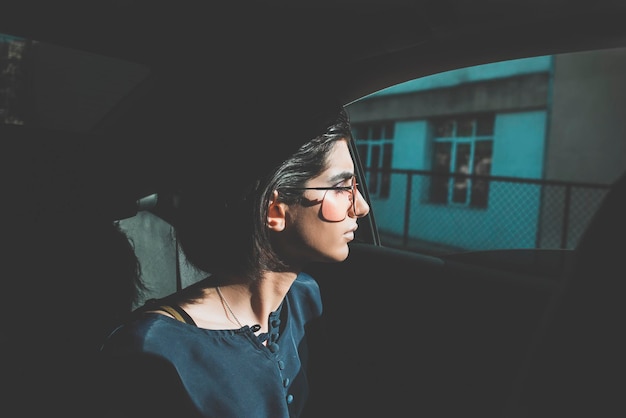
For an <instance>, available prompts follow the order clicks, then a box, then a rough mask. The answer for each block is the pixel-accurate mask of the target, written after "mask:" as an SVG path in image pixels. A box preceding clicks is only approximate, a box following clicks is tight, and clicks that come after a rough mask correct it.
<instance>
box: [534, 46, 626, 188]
mask: <svg viewBox="0 0 626 418" xmlns="http://www.w3.org/2000/svg"><path fill="white" fill-rule="evenodd" d="M624 92H626V49H623V48H622V49H613V50H604V51H593V52H584V53H576V54H563V55H558V56H557V57H556V58H555V65H554V87H553V98H552V110H551V117H550V130H549V134H548V142H547V156H546V173H545V176H546V178H547V179H552V180H566V181H576V182H580V181H587V182H589V181H590V182H597V183H612V182H613V181H615V180H616V179H617V177H618V176H619V175H620V174H621V173H623V172H624V169H625V168H626V94H624ZM565 139H566V140H565ZM607 148H610V149H612V150H613V152H610V153H607V152H606V149H607ZM572 162H573V163H572Z"/></svg>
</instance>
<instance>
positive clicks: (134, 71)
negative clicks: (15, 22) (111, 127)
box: [0, 34, 150, 132]
mask: <svg viewBox="0 0 626 418" xmlns="http://www.w3.org/2000/svg"><path fill="white" fill-rule="evenodd" d="M149 77H150V69H149V68H148V67H146V66H144V65H141V64H138V63H133V62H129V61H126V60H121V59H117V58H112V57H106V56H103V55H98V54H93V53H89V52H85V51H80V50H77V49H73V48H67V47H62V46H57V45H54V44H51V43H47V42H39V41H37V40H34V39H27V38H22V37H16V36H10V35H6V34H0V99H1V100H0V123H3V124H7V125H24V126H29V127H39V128H49V129H55V130H61V129H62V130H67V131H74V132H87V131H89V130H91V129H93V128H94V127H96V126H98V125H100V124H103V123H104V122H105V120H106V117H107V116H108V115H109V112H111V110H112V109H114V108H115V107H116V106H118V105H119V103H120V101H122V100H123V99H127V98H128V97H129V95H131V94H132V93H133V91H136V90H137V89H138V87H139V86H140V85H141V83H142V82H145V81H146V80H147V79H149Z"/></svg>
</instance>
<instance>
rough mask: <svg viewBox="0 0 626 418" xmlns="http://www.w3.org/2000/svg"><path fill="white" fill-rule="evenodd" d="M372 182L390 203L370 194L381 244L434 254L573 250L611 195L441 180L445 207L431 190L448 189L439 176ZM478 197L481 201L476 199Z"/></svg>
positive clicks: (518, 183)
mask: <svg viewBox="0 0 626 418" xmlns="http://www.w3.org/2000/svg"><path fill="white" fill-rule="evenodd" d="M367 175H368V177H371V176H373V175H376V176H380V177H378V182H379V184H380V183H381V182H383V183H384V182H387V183H388V187H387V189H386V190H387V192H386V193H385V196H380V193H379V194H378V195H377V194H375V193H372V192H370V201H371V204H372V208H373V213H374V216H375V219H376V224H377V227H378V230H379V234H380V238H381V243H382V244H383V245H385V246H391V247H396V248H402V249H408V250H415V251H420V252H426V253H431V254H445V253H450V252H459V251H477V250H493V249H520V248H537V249H573V248H575V247H576V245H577V243H578V241H579V239H580V237H581V235H582V234H583V232H584V230H585V228H586V227H587V225H588V223H589V221H590V220H591V218H592V217H593V215H594V213H595V212H596V211H597V209H598V208H599V206H600V203H601V202H602V199H603V198H604V196H605V195H606V193H607V192H608V189H609V188H610V185H606V184H590V183H575V182H564V181H552V180H540V179H521V178H512V177H495V176H478V175H464V174H456V173H455V174H453V175H450V174H445V175H443V180H444V181H443V184H447V185H448V186H447V187H449V194H448V198H445V197H444V198H443V200H442V198H441V193H438V194H437V195H435V194H434V193H433V187H434V186H433V185H435V184H438V185H441V184H442V175H441V174H438V173H434V172H430V171H421V170H391V171H389V172H384V173H381V172H376V173H368V174H367ZM369 181H370V179H369V178H368V184H369ZM458 185H464V186H462V187H465V190H463V189H462V188H461V189H460V188H459V187H458ZM459 190H460V191H459ZM463 193H465V194H463ZM478 193H481V196H480V198H475V197H473V196H472V195H474V196H478ZM434 196H437V198H436V199H435V198H434ZM459 196H461V198H459Z"/></svg>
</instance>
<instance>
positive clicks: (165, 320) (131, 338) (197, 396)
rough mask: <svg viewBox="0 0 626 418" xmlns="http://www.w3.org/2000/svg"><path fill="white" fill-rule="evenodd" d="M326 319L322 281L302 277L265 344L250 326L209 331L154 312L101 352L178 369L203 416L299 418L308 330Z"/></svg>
mask: <svg viewBox="0 0 626 418" xmlns="http://www.w3.org/2000/svg"><path fill="white" fill-rule="evenodd" d="M321 313H322V302H321V295H320V290H319V286H318V284H317V282H316V281H315V280H314V279H313V278H312V277H311V276H309V275H308V274H306V273H300V274H299V275H298V276H297V278H296V280H295V281H294V283H293V284H292V286H291V288H290V290H289V292H288V293H287V295H286V297H285V299H284V300H283V302H282V304H281V306H280V308H279V309H278V310H277V311H276V312H272V313H271V314H270V316H269V319H268V324H269V332H268V335H264V336H263V337H262V338H259V337H258V336H256V335H255V334H254V332H253V330H252V329H251V328H250V327H249V326H248V325H246V326H244V327H243V328H240V329H236V330H209V329H203V328H198V327H196V326H195V325H190V324H187V323H184V322H180V321H178V320H176V319H174V318H171V317H169V316H166V315H162V314H159V313H148V314H144V315H141V316H139V317H138V318H137V319H134V320H133V321H131V322H128V323H126V324H124V325H122V326H120V327H118V328H117V329H116V330H115V331H113V333H112V334H111V335H110V336H109V337H108V339H107V340H106V341H105V343H104V344H103V346H102V353H103V354H104V355H105V357H106V356H110V357H111V358H115V359H120V358H124V357H126V358H131V357H132V358H133V359H135V360H136V359H137V358H141V357H142V356H144V355H145V357H150V358H155V359H157V360H158V361H159V362H160V363H163V364H165V365H166V366H167V367H168V368H171V369H173V370H175V374H177V375H178V377H179V379H180V384H181V385H182V388H183V389H184V390H183V391H182V392H183V393H184V392H186V394H187V395H188V398H189V399H188V400H187V401H190V403H191V405H192V409H195V410H198V411H199V416H202V417H219V418H227V417H237V418H241V417H254V418H262V417H268V418H282V417H285V418H286V417H298V416H299V415H300V414H301V413H302V410H303V408H304V405H305V402H306V400H307V397H308V394H309V386H308V382H307V372H306V359H307V357H308V353H307V348H306V340H305V337H306V335H305V325H307V324H308V323H309V322H311V321H312V320H314V319H317V318H319V317H320V316H321ZM264 339H269V340H268V341H267V345H263V343H262V341H263V340H264ZM119 356H122V357H119ZM135 360H133V363H138V362H137V361H135ZM133 367H134V366H133ZM124 369H125V370H126V372H128V368H126V367H125V368H124ZM133 373H141V372H137V371H134V372H133ZM131 378H136V376H131ZM152 378H154V376H153V377H152ZM158 378H159V377H158V376H157V379H158ZM118 379H121V380H125V379H127V377H122V376H118ZM147 379H148V378H146V380H147ZM163 379H169V378H167V377H163ZM174 380H175V379H174ZM147 383H148V384H149V383H150V382H147ZM164 383H165V382H164ZM114 384H117V383H116V382H114ZM152 384H154V382H152ZM168 384H170V383H168ZM137 385H142V383H137ZM137 385H129V386H130V390H137V391H139V387H138V386H137ZM155 386H156V385H155ZM143 401H145V400H142V402H143Z"/></svg>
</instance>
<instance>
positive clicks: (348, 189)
mask: <svg viewBox="0 0 626 418" xmlns="http://www.w3.org/2000/svg"><path fill="white" fill-rule="evenodd" d="M358 185H359V183H357V181H356V175H355V176H352V184H351V185H350V186H326V187H284V189H287V190H326V192H328V191H329V190H342V191H345V192H352V205H351V206H352V212H353V213H355V214H356V194H357V193H358V191H359V190H358V189H357V186H358ZM326 194H327V193H324V197H322V200H321V201H320V204H321V207H323V206H324V200H325V199H326ZM349 207H350V206H348V208H349ZM321 210H322V215H323V214H324V212H323V209H321ZM346 216H347V215H346ZM325 218H326V217H325ZM344 219H346V217H344V218H343V219H339V220H331V219H327V220H328V221H330V222H341V221H343V220H344Z"/></svg>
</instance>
